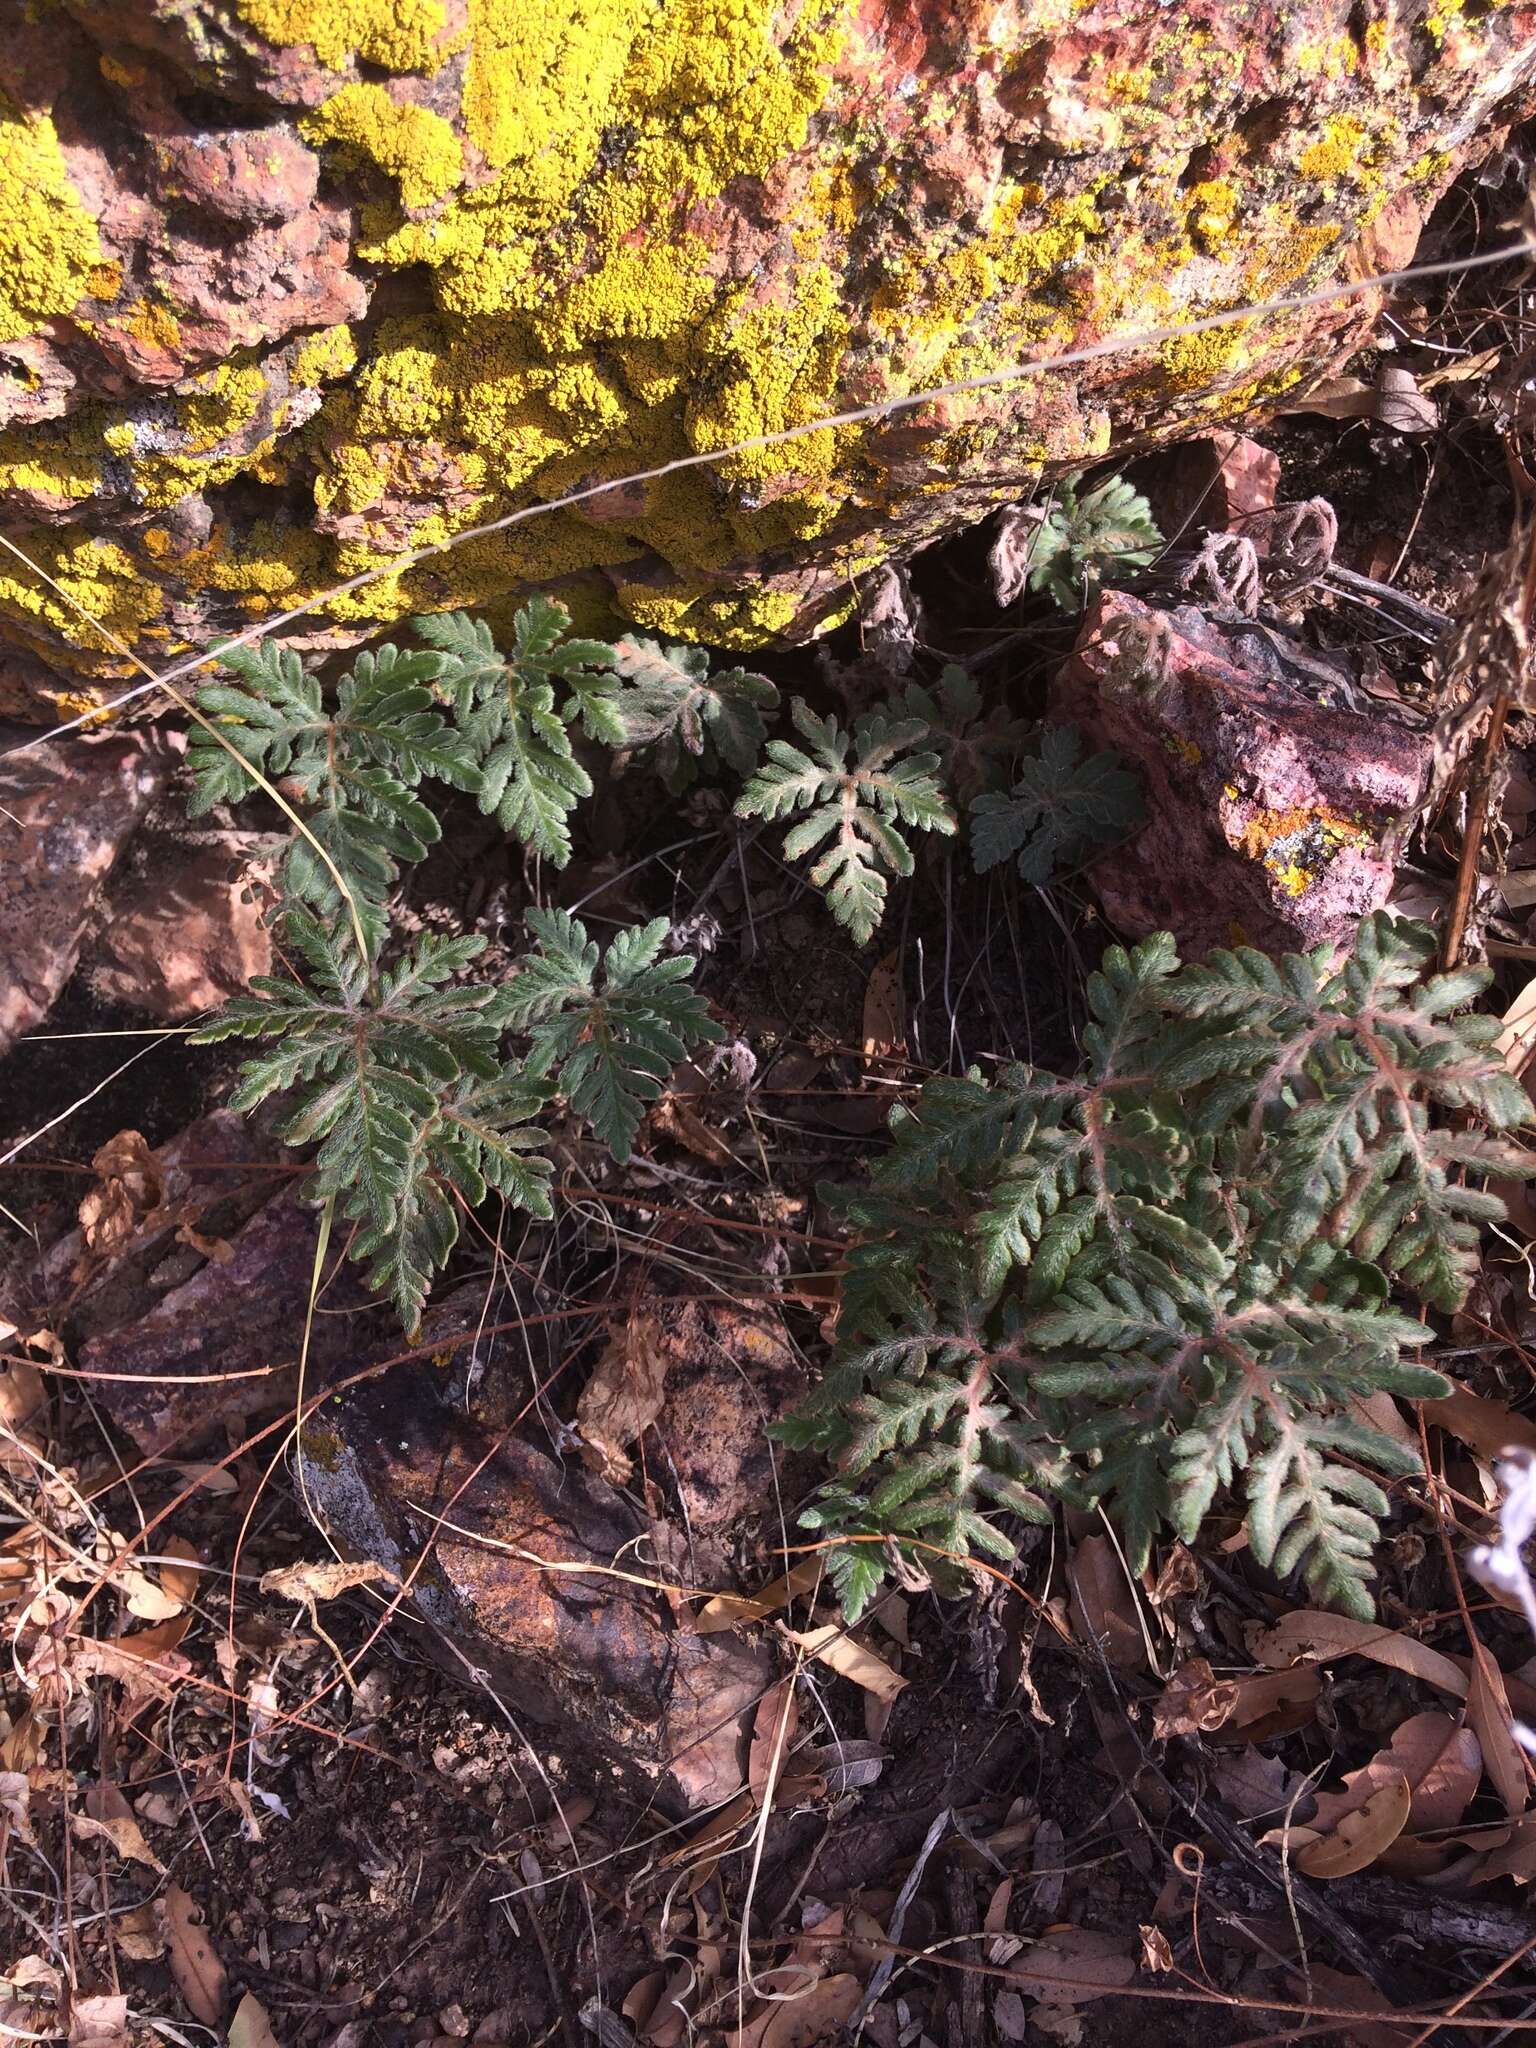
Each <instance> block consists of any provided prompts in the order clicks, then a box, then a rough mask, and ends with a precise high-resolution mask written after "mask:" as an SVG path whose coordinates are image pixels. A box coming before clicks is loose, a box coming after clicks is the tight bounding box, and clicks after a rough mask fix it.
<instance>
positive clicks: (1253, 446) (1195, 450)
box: [1147, 433, 1280, 545]
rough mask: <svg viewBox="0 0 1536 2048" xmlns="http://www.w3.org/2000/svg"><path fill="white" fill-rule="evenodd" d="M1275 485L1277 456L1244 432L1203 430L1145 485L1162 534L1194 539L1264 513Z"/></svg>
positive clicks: (1170, 539) (1180, 539) (1177, 539)
mask: <svg viewBox="0 0 1536 2048" xmlns="http://www.w3.org/2000/svg"><path fill="white" fill-rule="evenodd" d="M1279 489H1280V458H1279V456H1278V455H1277V454H1276V453H1275V451H1274V450H1273V449H1272V448H1266V447H1264V445H1263V444H1262V442H1259V441H1255V440H1252V439H1251V438H1250V437H1249V436H1248V435H1247V434H1228V433H1221V434H1208V435H1207V436H1206V437H1205V438H1204V439H1203V440H1200V441H1187V442H1185V444H1184V445H1183V447H1181V448H1177V449H1172V450H1170V452H1169V454H1168V456H1167V459H1166V461H1165V462H1163V463H1161V464H1159V466H1158V469H1157V473H1156V475H1155V476H1153V477H1152V478H1151V479H1150V480H1149V481H1148V484H1147V495H1148V497H1149V498H1150V500H1151V502H1152V509H1153V511H1154V512H1155V513H1156V515H1157V522H1158V525H1159V526H1160V527H1161V528H1162V532H1163V537H1164V539H1165V540H1167V541H1168V542H1169V543H1170V544H1172V543H1184V544H1186V545H1187V544H1189V543H1191V542H1193V541H1194V540H1195V539H1196V538H1197V536H1198V535H1199V534H1200V532H1201V531H1202V530H1203V529H1205V528H1207V527H1208V528H1210V530H1211V531H1212V532H1213V533H1221V532H1224V531H1225V530H1226V528H1228V527H1229V526H1230V525H1231V524H1232V522H1233V521H1234V520H1235V519H1241V518H1243V517H1244V515H1245V514H1247V513H1249V512H1265V511H1268V509H1269V508H1270V506H1271V505H1273V504H1274V502H1275V498H1276V495H1277V494H1278V492H1279Z"/></svg>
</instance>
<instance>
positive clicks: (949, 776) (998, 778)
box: [885, 662, 1030, 808]
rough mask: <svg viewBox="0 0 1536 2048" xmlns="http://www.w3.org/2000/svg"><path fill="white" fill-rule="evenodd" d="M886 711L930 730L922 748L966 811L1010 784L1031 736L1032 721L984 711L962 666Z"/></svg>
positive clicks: (915, 687) (910, 689)
mask: <svg viewBox="0 0 1536 2048" xmlns="http://www.w3.org/2000/svg"><path fill="white" fill-rule="evenodd" d="M885 708H886V710H887V711H888V713H889V714H890V716H891V717H892V718H893V719H896V720H898V721H904V722H906V721H913V720H917V721H920V722H921V723H922V725H923V726H924V727H925V728H926V730H925V731H924V734H923V743H924V745H925V746H927V747H928V748H929V749H930V750H931V751H932V752H933V753H935V754H937V755H938V757H939V766H940V770H941V772H942V774H943V778H944V784H945V787H946V788H947V789H948V791H949V793H950V795H951V796H952V797H953V798H954V800H955V802H956V803H957V805H959V806H960V807H962V808H964V807H965V806H967V805H968V804H969V803H970V802H971V800H972V798H973V797H975V796H977V795H979V794H980V792H981V791H983V790H988V789H996V788H998V787H999V786H1000V785H1001V784H1002V783H1004V782H1005V781H1006V780H1007V770H1008V767H1009V766H1010V764H1011V763H1012V762H1013V761H1015V760H1016V759H1017V758H1018V755H1019V753H1020V751H1021V750H1022V748H1023V747H1024V745H1025V743H1026V741H1027V740H1028V738H1029V733H1030V722H1029V720H1028V719H1024V718H1014V717H1012V716H1010V714H1009V713H1008V711H1007V710H1006V709H1005V708H1004V707H1003V706H1001V705H995V704H994V705H991V706H986V707H984V705H983V698H982V689H981V685H980V683H978V682H977V680H976V678H975V677H974V676H973V675H972V674H971V672H970V670H969V669H965V668H961V667H960V665H959V664H958V663H957V662H948V663H946V664H945V666H944V668H943V669H942V670H941V671H940V673H939V680H938V682H937V683H936V684H935V685H934V686H933V688H932V689H929V688H928V687H927V686H926V685H925V684H923V683H917V682H911V683H908V684H907V686H906V688H905V689H904V690H902V691H901V692H900V693H899V694H898V695H897V696H895V697H893V698H892V699H891V700H890V703H889V704H888V705H887V706H886V707H885Z"/></svg>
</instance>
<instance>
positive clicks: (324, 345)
mask: <svg viewBox="0 0 1536 2048" xmlns="http://www.w3.org/2000/svg"><path fill="white" fill-rule="evenodd" d="M356 368H357V342H356V341H355V340H354V338H353V334H352V330H351V328H350V327H324V328H322V329H321V330H320V332H319V333H318V334H312V335H310V337H309V339H308V340H307V341H303V342H301V343H300V344H299V346H298V348H297V349H296V350H295V352H294V358H293V366H292V368H291V369H290V370H289V372H288V379H289V382H290V383H291V384H294V385H296V386H297V387H298V389H299V390H301V391H312V390H313V389H314V388H315V386H316V385H319V384H324V383H327V382H328V381H329V380H330V379H331V378H333V377H345V376H346V375H347V374H348V372H349V371H352V370H355V369H356Z"/></svg>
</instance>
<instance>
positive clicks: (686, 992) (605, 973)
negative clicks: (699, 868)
mask: <svg viewBox="0 0 1536 2048" xmlns="http://www.w3.org/2000/svg"><path fill="white" fill-rule="evenodd" d="M528 925H529V929H530V930H531V931H532V932H533V934H534V937H535V939H536V940H537V941H538V943H537V945H536V947H535V948H534V950H533V951H532V952H531V953H530V954H528V955H527V956H526V958H524V959H523V960H522V961H521V962H520V963H519V965H518V967H517V969H516V971H515V972H514V973H513V975H512V976H511V977H510V979H509V980H507V981H506V982H504V983H503V984H502V987H501V989H500V990H499V991H498V993H497V997H496V1001H495V1004H494V1006H493V1009H492V1016H493V1018H494V1019H495V1021H496V1022H497V1023H498V1024H499V1025H503V1026H507V1027H510V1028H512V1029H514V1030H519V1031H525V1032H527V1034H528V1037H529V1041H530V1049H529V1054H528V1063H527V1071H528V1072H529V1074H531V1075H533V1076H534V1077H535V1078H543V1077H545V1076H549V1077H551V1078H552V1079H556V1080H557V1081H558V1085H559V1089H560V1092H561V1093H562V1094H563V1095H564V1096H565V1097H566V1099H567V1100H568V1101H569V1103H570V1105H571V1107H572V1109H573V1110H574V1111H575V1112H576V1114H577V1115H578V1116H579V1117H581V1118H582V1119H583V1120H584V1121H585V1122H586V1123H588V1124H590V1125H591V1127H592V1129H593V1131H594V1132H595V1133H596V1135H597V1136H598V1137H599V1138H601V1139H602V1141H603V1143H604V1144H605V1145H606V1146H607V1147H608V1149H609V1150H610V1151H611V1152H612V1154H613V1156H614V1157H615V1159H618V1160H620V1161H623V1160H626V1159H628V1158H629V1156H630V1153H631V1151H632V1149H633V1147H634V1141H635V1134H636V1132H637V1131H638V1130H639V1128H640V1120H641V1118H642V1117H643V1116H644V1114H645V1111H646V1109H647V1107H648V1106H649V1105H650V1104H651V1103H653V1102H655V1101H657V1100H659V1098H660V1096H661V1095H662V1093H663V1091H664V1089H665V1087H666V1082H667V1077H668V1076H669V1075H670V1073H671V1072H672V1069H673V1067H674V1066H675V1065H676V1064H677V1062H678V1061H679V1060H680V1059H682V1058H684V1057H685V1056H686V1054H687V1053H688V1052H689V1051H690V1050H691V1048H692V1047H693V1046H695V1045H698V1044H701V1043H703V1042H705V1041H706V1040H715V1039H719V1038H721V1037H723V1036H724V1032H723V1029H722V1027H721V1026H720V1025H719V1024H717V1023H716V1022H715V1020H714V1019H713V1018H712V1017H711V1016H710V1014H709V1010H708V1007H707V1005H706V1003H705V1001H704V998H703V997H702V996H700V995H698V994H696V993H695V991H694V990H693V989H691V988H689V987H688V986H687V982H688V978H689V976H690V975H691V974H692V973H693V969H694V961H693V959H692V957H691V956H690V955H689V954H686V953H677V954H673V955H671V956H670V957H666V958H663V957H661V949H662V946H663V944H664V942H665V940H666V936H667V931H668V924H667V920H666V919H665V918H664V917H658V918H654V919H653V920H652V921H651V922H650V923H649V924H646V925H639V926H636V927H634V928H632V929H631V930H629V931H624V932H620V933H618V934H617V935H616V936H615V937H614V938H613V939H612V940H610V942H609V944H608V947H607V950H606V952H600V951H599V949H598V947H597V945H596V943H595V942H594V941H593V940H591V939H589V938H588V936H587V931H586V927H585V926H584V925H582V924H580V923H579V922H578V921H577V920H576V919H575V918H574V917H572V916H571V915H570V913H569V912H568V911H564V910H533V911H530V912H529V913H528Z"/></svg>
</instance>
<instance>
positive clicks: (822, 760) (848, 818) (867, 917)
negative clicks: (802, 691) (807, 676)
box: [736, 697, 956, 946]
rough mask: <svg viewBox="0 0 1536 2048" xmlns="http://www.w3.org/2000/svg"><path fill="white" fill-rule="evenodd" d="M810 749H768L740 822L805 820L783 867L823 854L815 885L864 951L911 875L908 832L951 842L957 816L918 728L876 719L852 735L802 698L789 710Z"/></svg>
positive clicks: (743, 799)
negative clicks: (893, 889)
mask: <svg viewBox="0 0 1536 2048" xmlns="http://www.w3.org/2000/svg"><path fill="white" fill-rule="evenodd" d="M791 717H792V718H793V721H794V725H795V729H796V731H797V732H799V733H800V735H801V736H802V738H803V739H804V740H805V741H806V742H807V744H806V746H805V747H803V748H802V747H797V746H794V745H792V744H791V743H790V742H789V741H788V740H770V741H769V742H768V749H767V759H766V761H765V762H764V764H763V765H762V766H761V767H760V768H759V769H758V771H757V773H756V774H755V775H754V776H753V777H752V779H751V780H750V781H749V782H748V784H747V786H746V788H745V789H744V790H743V791H742V793H741V796H740V797H739V799H738V800H737V804H736V814H737V816H738V817H742V818H767V819H769V820H773V819H779V818H787V817H792V816H793V815H794V814H795V812H797V811H805V812H808V813H809V815H808V816H807V817H805V818H803V819H802V820H801V821H800V823H799V824H798V825H795V826H794V827H793V828H792V829H791V830H790V831H789V832H788V833H787V834H786V836H785V839H784V857H785V859H786V860H798V859H800V858H801V857H802V856H803V855H805V854H808V853H812V852H814V851H815V850H816V849H817V848H818V847H821V848H823V849H824V851H823V852H822V853H821V855H820V858H819V859H818V860H817V861H816V863H815V865H814V866H813V867H812V868H811V871H810V878H811V881H812V882H813V883H814V884H815V886H816V887H817V888H818V889H820V890H822V891H823V893H824V894H825V896H826V899H827V907H828V909H829V910H830V911H831V912H832V915H833V916H834V917H835V918H836V919H837V921H838V923H839V924H841V925H846V926H847V928H848V930H849V931H850V932H851V933H852V934H853V937H854V939H855V940H856V942H857V943H858V944H859V945H861V946H862V945H864V944H865V943H866V942H867V941H868V940H869V939H870V938H872V937H873V935H874V931H875V927H876V926H877V925H878V924H879V922H880V919H881V917H882V916H883V914H884V911H885V902H886V894H887V890H888V887H889V884H888V882H887V879H886V878H887V876H888V875H893V874H894V875H910V874H911V872H912V869H913V866H914V860H913V854H912V850H911V848H910V847H909V846H908V845H907V842H906V840H905V838H904V837H903V836H902V831H901V828H902V827H903V826H905V827H907V828H908V829H910V830H913V831H918V832H939V833H944V834H949V833H953V832H954V830H955V829H956V820H955V813H954V811H953V809H952V808H951V806H950V803H949V799H948V797H947V796H946V795H945V793H944V787H943V784H942V782H941V781H940V780H939V777H938V772H937V771H938V768H939V757H938V755H937V754H936V753H931V752H914V751H913V749H914V748H916V747H918V746H920V745H921V743H922V741H923V740H924V739H925V738H926V736H927V726H926V724H925V722H924V721H923V720H922V719H919V718H911V719H896V720H892V719H889V718H887V717H885V716H884V715H883V714H882V713H879V712H872V713H870V714H869V715H867V716H866V717H864V718H861V719H859V720H858V722H857V723H856V724H855V726H854V728H853V731H852V732H851V733H849V732H845V731H844V729H843V728H842V727H841V726H840V725H839V724H838V722H837V720H836V719H835V718H818V717H817V715H816V713H815V712H814V711H812V710H811V708H810V706H809V705H808V704H806V703H805V702H804V700H803V699H801V698H798V697H797V698H796V699H795V701H794V704H793V706H792V708H791Z"/></svg>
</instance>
